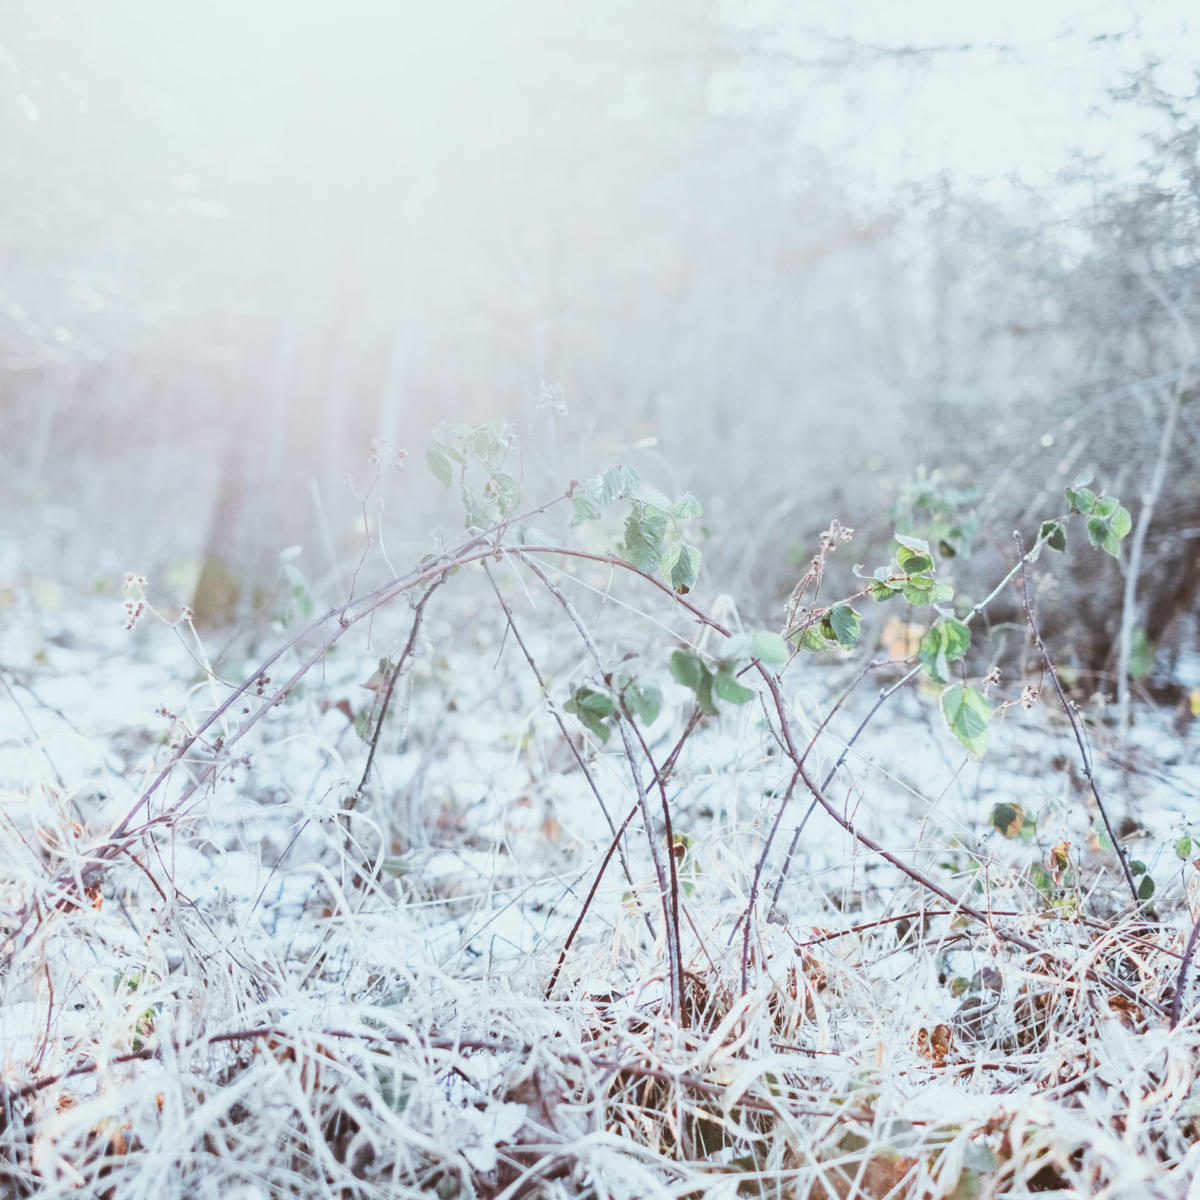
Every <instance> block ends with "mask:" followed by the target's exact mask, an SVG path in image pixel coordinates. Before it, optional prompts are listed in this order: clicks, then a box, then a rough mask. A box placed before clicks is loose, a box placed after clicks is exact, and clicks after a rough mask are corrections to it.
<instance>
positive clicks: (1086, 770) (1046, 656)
mask: <svg viewBox="0 0 1200 1200" xmlns="http://www.w3.org/2000/svg"><path fill="white" fill-rule="evenodd" d="M1013 537H1014V538H1015V539H1016V542H1017V549H1018V551H1019V552H1020V554H1021V561H1020V564H1019V565H1020V568H1021V603H1022V605H1023V607H1024V609H1025V619H1026V620H1027V621H1028V622H1029V629H1030V632H1031V633H1032V634H1033V641H1034V644H1035V645H1036V646H1037V648H1038V652H1039V653H1040V654H1041V656H1042V662H1044V663H1045V664H1046V673H1047V674H1048V675H1049V676H1050V682H1051V683H1053V684H1054V690H1055V691H1056V692H1057V693H1058V699H1059V701H1060V702H1061V704H1062V706H1063V710H1064V711H1065V712H1066V714H1067V720H1068V721H1070V722H1071V730H1072V732H1073V733H1074V734H1075V742H1076V745H1078V747H1079V757H1080V760H1081V761H1082V763H1083V774H1084V777H1085V778H1086V779H1087V781H1088V785H1089V786H1090V787H1091V789H1092V796H1093V798H1094V799H1095V801H1096V807H1097V808H1098V809H1099V810H1100V819H1101V820H1102V821H1103V822H1104V828H1105V829H1106V830H1107V831H1108V839H1109V841H1110V842H1111V843H1112V845H1113V849H1114V850H1116V852H1117V858H1118V859H1119V860H1120V862H1121V869H1122V871H1124V873H1125V882H1126V883H1127V884H1128V885H1129V893H1130V895H1131V896H1133V903H1134V904H1135V905H1136V906H1137V907H1138V908H1140V907H1141V906H1142V898H1141V897H1140V896H1139V895H1138V890H1137V884H1136V883H1135V882H1134V878H1133V872H1132V871H1131V870H1130V868H1129V858H1128V855H1127V854H1126V853H1125V851H1124V850H1123V849H1122V848H1121V844H1120V842H1119V841H1118V840H1117V831H1116V830H1115V829H1114V828H1113V823H1112V822H1111V821H1110V820H1109V819H1108V811H1107V810H1106V809H1105V807H1104V801H1103V799H1102V798H1101V796H1100V788H1099V785H1098V784H1097V783H1096V776H1095V773H1094V772H1093V771H1092V756H1091V755H1090V754H1089V753H1088V749H1087V745H1086V743H1085V742H1084V739H1083V730H1082V729H1081V728H1080V726H1079V717H1078V716H1077V715H1076V712H1075V705H1074V704H1072V703H1071V701H1070V700H1069V699H1068V698H1067V693H1066V692H1065V691H1064V690H1063V685H1062V683H1061V681H1060V680H1059V678H1058V671H1057V670H1055V667H1054V663H1053V662H1052V661H1051V659H1050V652H1049V651H1048V650H1047V649H1046V643H1045V642H1043V641H1042V633H1041V630H1040V629H1038V624H1037V619H1036V618H1035V617H1034V615H1033V605H1032V604H1031V603H1030V601H1029V572H1028V571H1027V570H1026V567H1025V563H1026V557H1025V546H1024V544H1023V542H1022V541H1021V535H1020V533H1019V532H1016V531H1014V532H1013Z"/></svg>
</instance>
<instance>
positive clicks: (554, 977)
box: [546, 705, 703, 1000]
mask: <svg viewBox="0 0 1200 1200" xmlns="http://www.w3.org/2000/svg"><path fill="white" fill-rule="evenodd" d="M702 715H703V714H702V713H701V712H700V708H699V706H698V705H697V706H693V708H692V715H691V717H690V718H689V719H688V723H687V725H686V726H685V727H684V730H683V733H682V734H680V736H679V740H678V741H677V742H676V743H675V745H674V746H673V747H672V748H671V753H670V754H668V755H667V757H666V761H665V762H664V763H663V765H662V766H661V767H659V769H658V771H657V772H656V774H655V776H654V778H653V779H651V780H650V782H649V783H648V784H647V785H646V790H647V791H649V790H650V788H652V787H653V786H654V784H655V783H656V782H657V781H659V780H666V779H669V778H670V776H671V772H672V771H673V770H674V769H675V763H676V760H677V759H678V758H679V753H680V751H681V750H682V749H683V744H684V743H685V742H686V741H687V740H688V738H689V737H691V735H692V731H693V730H694V729H695V728H696V726H697V725H698V724H699V723H700V717H701V716H702ZM640 807H641V806H640V804H638V803H637V802H635V803H634V805H633V807H632V808H630V810H629V812H628V814H627V815H626V817H625V820H624V821H622V822H621V828H620V829H618V830H616V831H615V833H614V834H613V839H612V841H611V842H610V843H609V846H608V850H607V851H606V852H605V855H604V858H603V860H602V861H601V863H600V867H599V869H598V870H597V872H596V878H595V879H594V880H593V881H592V886H591V887H590V888H589V889H588V894H587V897H586V898H585V900H584V902H583V907H582V908H581V909H580V912H579V915H578V916H577V917H576V918H575V923H574V924H573V925H572V926H571V931H570V933H568V934H567V937H566V940H565V941H564V942H563V946H562V949H561V950H560V951H559V954H558V960H557V961H556V962H555V964H554V971H553V973H552V974H551V976H550V982H549V983H548V984H547V985H546V999H547V1000H549V999H550V996H551V995H552V994H553V992H554V985H555V984H556V983H557V982H558V976H559V974H560V973H561V971H562V968H563V964H564V963H565V962H566V961H567V955H568V953H570V950H571V946H572V944H573V943H574V941H575V938H576V937H577V936H578V934H579V930H580V929H581V928H582V927H583V921H584V918H585V917H586V916H587V913H588V909H589V908H591V905H592V901H593V900H594V899H595V896H596V891H597V889H598V888H599V887H600V881H601V880H602V879H603V878H604V872H605V871H606V870H608V864H609V863H610V862H611V861H612V856H613V852H614V851H615V850H616V847H617V844H618V843H619V842H620V841H621V839H623V838H624V836H625V830H626V829H627V828H628V826H629V822H630V821H632V820H633V818H634V817H635V816H637V814H638V812H639V810H640ZM626 878H628V876H626ZM630 886H631V887H632V888H633V898H634V900H635V901H638V895H637V888H636V887H635V886H634V885H633V881H632V880H630ZM638 907H639V908H641V904H640V902H638ZM641 911H642V913H643V915H644V916H645V917H646V920H647V924H648V925H649V928H650V934H651V936H653V935H654V926H653V925H652V924H650V923H649V914H647V913H646V911H645V909H641Z"/></svg>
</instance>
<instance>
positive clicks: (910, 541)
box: [892, 533, 929, 557]
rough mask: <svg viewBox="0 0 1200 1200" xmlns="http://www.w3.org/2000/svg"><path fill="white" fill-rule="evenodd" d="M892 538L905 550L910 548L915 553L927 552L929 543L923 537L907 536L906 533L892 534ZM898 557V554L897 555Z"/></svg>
mask: <svg viewBox="0 0 1200 1200" xmlns="http://www.w3.org/2000/svg"><path fill="white" fill-rule="evenodd" d="M892 536H893V540H894V541H896V542H897V543H898V544H899V545H900V546H902V547H903V548H904V549H905V550H911V551H913V553H915V554H928V553H929V543H928V542H927V541H926V540H925V539H924V538H919V537H909V536H908V535H907V534H903V533H897V534H893V535H892ZM897 557H899V556H897Z"/></svg>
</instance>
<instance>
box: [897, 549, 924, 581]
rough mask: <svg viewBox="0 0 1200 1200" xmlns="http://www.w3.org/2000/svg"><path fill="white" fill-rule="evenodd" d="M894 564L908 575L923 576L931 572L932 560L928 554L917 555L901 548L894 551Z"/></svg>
mask: <svg viewBox="0 0 1200 1200" xmlns="http://www.w3.org/2000/svg"><path fill="white" fill-rule="evenodd" d="M896 562H897V564H899V567H900V569H901V570H902V571H904V572H905V573H907V574H908V575H923V574H924V573H925V572H926V571H932V570H933V559H932V558H931V557H930V556H929V555H928V554H918V553H916V552H915V551H912V550H908V549H906V548H905V547H903V546H902V547H901V548H900V549H899V550H897V551H896Z"/></svg>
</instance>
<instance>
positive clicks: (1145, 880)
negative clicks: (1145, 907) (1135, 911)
mask: <svg viewBox="0 0 1200 1200" xmlns="http://www.w3.org/2000/svg"><path fill="white" fill-rule="evenodd" d="M1137 892H1138V899H1139V900H1149V899H1150V897H1151V896H1153V895H1154V880H1153V879H1151V878H1150V876H1149V875H1143V876H1142V882H1141V883H1139V884H1138V890H1137Z"/></svg>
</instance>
